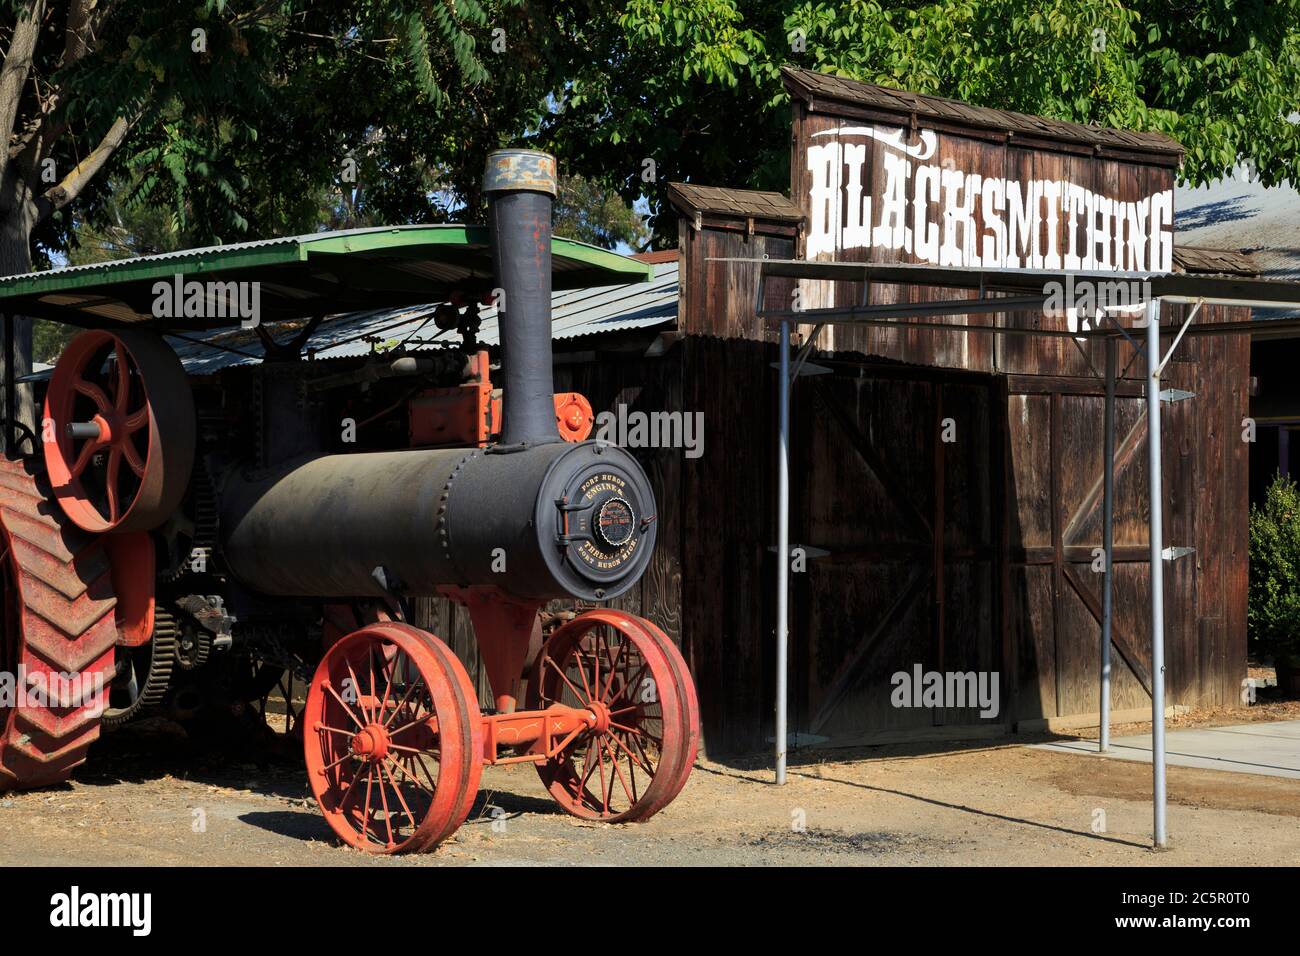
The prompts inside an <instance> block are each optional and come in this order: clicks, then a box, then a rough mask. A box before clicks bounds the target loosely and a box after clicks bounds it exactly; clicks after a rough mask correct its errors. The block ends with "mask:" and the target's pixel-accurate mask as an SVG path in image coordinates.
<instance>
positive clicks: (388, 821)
mask: <svg viewBox="0 0 1300 956" xmlns="http://www.w3.org/2000/svg"><path fill="white" fill-rule="evenodd" d="M375 769H376V770H378V771H379V802H380V803H381V804H383V807H384V828H385V829H386V830H387V831H388V843H387V844H385V845H386V846H393V845H394V844H395V843H396V842H397V841H396V840H394V839H393V815H392V813H390V812H389V810H388V794H387V793H385V792H384V768H383V765H382V764H376V765H375Z"/></svg>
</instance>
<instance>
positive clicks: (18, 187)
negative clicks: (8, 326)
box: [0, 163, 40, 450]
mask: <svg viewBox="0 0 1300 956" xmlns="http://www.w3.org/2000/svg"><path fill="white" fill-rule="evenodd" d="M13 166H14V164H13V163H10V164H9V169H8V170H6V173H5V182H4V183H3V184H2V185H0V276H12V275H21V274H23V273H27V272H31V270H32V238H31V237H32V228H33V226H35V225H36V205H35V203H34V202H33V201H32V195H31V190H30V189H28V188H27V184H26V183H25V182H23V180H22V178H21V177H19V176H18V175H17V174H16V172H15V171H14V168H13ZM0 311H3V306H0ZM13 318H14V323H13V329H14V342H13V353H14V374H15V378H21V377H22V376H24V375H27V374H28V373H30V372H31V370H32V323H31V320H30V319H28V318H27V317H25V316H14V317H13ZM0 345H5V346H7V345H8V343H7V342H6V343H0ZM4 354H7V353H6V352H0V396H3V395H6V394H8V392H7V389H4V385H5V379H4V376H5V374H6V370H5V368H4V365H3V359H2V357H3V355H4ZM16 398H17V414H15V413H14V411H13V410H12V409H9V408H5V410H4V417H6V418H9V417H13V418H17V420H18V421H20V422H22V423H23V424H25V425H26V426H27V427H28V428H30V429H32V430H33V432H34V433H35V434H37V435H39V434H40V429H39V428H37V427H36V407H35V403H34V401H33V395H32V386H31V385H19V386H18V387H17V394H16ZM0 432H3V433H4V434H3V435H0V442H4V441H7V440H8V434H7V432H8V429H0ZM35 450H39V449H35Z"/></svg>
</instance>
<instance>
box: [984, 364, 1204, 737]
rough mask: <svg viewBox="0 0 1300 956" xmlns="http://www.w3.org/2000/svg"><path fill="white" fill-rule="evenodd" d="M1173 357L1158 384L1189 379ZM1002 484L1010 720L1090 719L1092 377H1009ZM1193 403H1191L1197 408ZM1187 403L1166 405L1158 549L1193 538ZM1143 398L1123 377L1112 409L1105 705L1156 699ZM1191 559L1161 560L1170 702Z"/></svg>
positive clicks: (1096, 473) (1095, 523)
mask: <svg viewBox="0 0 1300 956" xmlns="http://www.w3.org/2000/svg"><path fill="white" fill-rule="evenodd" d="M1188 375H1189V372H1188V370H1187V368H1186V367H1185V366H1184V364H1183V363H1178V362H1171V363H1170V365H1169V366H1167V368H1166V372H1165V375H1164V383H1165V384H1166V385H1176V384H1178V383H1179V382H1180V381H1182V379H1184V378H1186V377H1188ZM1009 392H1010V394H1009V396H1008V409H1007V410H1008V426H1009V430H1008V440H1009V444H1010V458H1011V467H1010V481H1009V482H1008V484H1007V489H1006V515H1007V520H1008V524H1009V529H1008V537H1009V540H1010V543H1011V549H1010V552H1011V563H1010V568H1009V578H1008V589H1009V592H1010V593H1009V595H1008V602H1007V603H1008V606H1009V608H1010V614H1009V616H1008V620H1009V624H1010V627H1011V628H1012V631H1013V634H1012V643H1013V646H1014V647H1015V656H1016V665H1017V666H1016V681H1017V689H1016V694H1015V717H1016V718H1017V719H1018V720H1023V721H1031V722H1032V721H1036V720H1046V719H1051V718H1070V717H1074V718H1079V719H1078V720H1076V721H1075V723H1079V724H1082V723H1085V722H1086V720H1084V719H1083V718H1088V719H1095V716H1096V714H1097V712H1098V710H1099V706H1100V704H1099V686H1100V679H1099V674H1098V668H1099V656H1100V655H1099V652H1100V642H1101V617H1102V593H1103V583H1104V581H1103V575H1102V573H1101V570H1102V563H1101V561H1100V560H1099V558H1098V552H1099V549H1100V548H1101V546H1102V464H1103V460H1104V453H1103V448H1104V445H1103V436H1104V432H1103V429H1104V410H1105V399H1104V396H1103V394H1102V391H1101V383H1100V382H1096V381H1090V380H1087V379H1064V378H1053V377H1049V376H1010V377H1009ZM1193 401H1194V400H1193ZM1192 407H1193V406H1191V405H1190V404H1184V403H1176V404H1173V405H1166V406H1165V407H1164V409H1163V413H1162V427H1163V429H1164V449H1165V456H1164V467H1163V481H1164V490H1165V503H1164V513H1165V521H1164V526H1165V541H1164V542H1163V543H1164V544H1165V545H1167V546H1176V545H1180V544H1184V543H1192V542H1193V537H1194V536H1193V534H1192V529H1191V527H1190V517H1189V516H1190V509H1191V506H1192V504H1193V502H1194V499H1195V489H1194V488H1193V487H1192V475H1193V469H1192V468H1191V466H1190V464H1189V462H1188V460H1187V459H1188V456H1189V455H1190V454H1191V452H1192V450H1193V449H1192V446H1191V444H1190V442H1189V434H1190V433H1189V426H1188V421H1189V413H1190V411H1191V409H1192ZM1147 482H1148V471H1147V430H1146V404H1145V398H1144V397H1143V395H1142V391H1141V383H1140V380H1139V381H1122V382H1121V383H1120V387H1119V395H1118V396H1117V398H1116V414H1115V519H1114V577H1115V585H1114V587H1115V590H1114V609H1115V610H1114V616H1113V618H1112V628H1111V632H1112V641H1111V644H1112V647H1111V664H1112V668H1111V708H1112V711H1113V712H1115V713H1116V714H1117V715H1119V714H1121V713H1122V712H1124V711H1131V712H1141V711H1144V710H1145V709H1147V708H1149V707H1150V704H1151V699H1150V695H1151V644H1150V627H1149V616H1148V615H1149V609H1150V606H1151V604H1150V566H1149V560H1150V552H1149V549H1148V543H1147V542H1148V534H1147V521H1148V515H1149V512H1148V507H1147V502H1148V485H1147ZM1195 568H1196V558H1195V556H1191V557H1189V558H1186V559H1180V560H1177V561H1172V562H1167V563H1166V565H1165V647H1166V655H1167V665H1168V668H1169V674H1168V675H1167V682H1168V683H1169V685H1170V690H1171V698H1170V699H1171V700H1172V699H1174V698H1173V696H1172V694H1173V688H1174V687H1176V686H1178V681H1179V680H1180V679H1181V677H1180V676H1178V675H1181V674H1182V673H1183V672H1184V670H1185V668H1184V663H1185V662H1184V661H1183V656H1182V651H1181V649H1182V648H1183V647H1184V646H1185V645H1186V640H1185V638H1186V633H1187V631H1188V628H1189V627H1191V626H1192V624H1193V623H1194V622H1193V620H1192V616H1191V615H1190V612H1189V610H1188V609H1190V608H1193V607H1194V600H1193V594H1192V592H1193V589H1194V587H1195V577H1196V575H1195Z"/></svg>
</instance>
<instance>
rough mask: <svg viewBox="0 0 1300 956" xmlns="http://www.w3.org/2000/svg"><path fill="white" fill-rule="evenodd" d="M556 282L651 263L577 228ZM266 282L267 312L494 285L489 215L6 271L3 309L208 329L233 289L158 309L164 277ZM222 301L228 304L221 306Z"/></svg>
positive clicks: (574, 285)
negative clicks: (195, 310) (467, 221)
mask: <svg viewBox="0 0 1300 956" xmlns="http://www.w3.org/2000/svg"><path fill="white" fill-rule="evenodd" d="M551 250H552V286H553V288H554V289H556V290H560V289H578V288H586V287H590V286H604V285H617V284H624V283H630V282H644V281H648V280H649V279H650V278H651V276H652V275H653V269H652V268H651V266H649V265H647V264H646V263H643V262H637V261H636V260H634V259H631V258H629V257H627V256H623V255H619V254H618V253H615V252H610V251H608V250H606V249H600V248H597V247H596V246H590V245H587V244H586V243H582V242H577V241H575V240H572V239H561V238H553V239H552V240H551ZM176 276H181V277H182V279H183V280H184V281H186V282H189V281H190V280H199V281H201V282H204V283H207V282H213V283H226V282H236V281H238V282H257V283H259V284H260V285H259V320H260V321H261V322H263V323H271V322H278V321H282V320H287V319H311V318H318V317H321V316H325V315H333V314H337V313H341V312H357V311H362V310H366V309H375V308H401V307H406V306H415V305H422V304H425V303H429V302H436V301H443V300H445V299H446V297H447V296H448V295H450V294H451V293H452V292H457V291H458V292H463V293H467V294H470V295H477V294H481V293H484V292H488V291H490V290H491V289H492V288H493V269H492V250H491V246H490V244H489V237H488V227H487V226H454V225H434V226H391V227H389V226H385V227H375V228H368V229H353V230H347V231H343V232H318V233H311V234H308V235H304V236H291V237H286V238H282V239H265V240H260V241H257V242H242V243H234V244H230V245H224V246H212V247H208V248H203V249H185V250H181V251H179V252H168V253H163V254H160V255H153V256H140V257H138V258H133V259H120V260H116V261H111V262H103V263H94V264H91V265H82V266H70V267H66V268H61V269H52V270H49V271H47V272H37V273H27V274H24V275H17V276H8V277H5V278H0V312H4V313H8V314H10V315H12V314H19V315H26V316H34V317H37V318H45V319H51V320H54V321H57V322H64V323H68V324H71V325H79V326H83V327H86V328H104V327H114V326H121V325H132V324H147V325H149V326H150V327H153V328H157V329H160V330H162V329H169V330H170V329H177V330H187V329H188V330H202V329H214V328H221V327H224V326H234V325H238V324H239V323H240V318H239V317H238V316H237V315H235V314H234V313H235V310H234V309H233V308H232V307H231V302H230V291H229V290H226V289H223V290H215V291H212V292H205V299H204V305H203V307H202V309H201V310H200V311H202V312H203V313H204V314H203V315H199V316H188V317H185V316H182V317H179V318H159V317H157V316H156V315H155V314H154V303H155V301H156V300H157V298H158V293H157V291H156V289H155V287H156V285H157V283H158V282H159V281H174V279H175V277H176ZM217 305H222V306H224V308H221V309H218V308H216V306H217Z"/></svg>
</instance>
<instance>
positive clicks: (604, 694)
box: [600, 641, 626, 703]
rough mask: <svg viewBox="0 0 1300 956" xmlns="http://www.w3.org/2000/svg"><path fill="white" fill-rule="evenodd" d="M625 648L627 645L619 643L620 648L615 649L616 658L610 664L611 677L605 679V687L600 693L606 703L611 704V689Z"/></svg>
mask: <svg viewBox="0 0 1300 956" xmlns="http://www.w3.org/2000/svg"><path fill="white" fill-rule="evenodd" d="M625 646H626V644H625V643H624V642H623V641H619V642H618V646H617V647H616V648H615V649H614V657H613V659H612V660H611V661H610V662H609V677H607V678H605V686H604V687H603V688H602V689H601V692H600V699H601V700H603V701H605V702H606V703H608V702H609V687H610V685H611V684H613V683H614V675H615V674H616V673H617V670H616V668H617V667H618V659H619V657H620V656H621V655H622V653H623V648H624V647H625Z"/></svg>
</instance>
